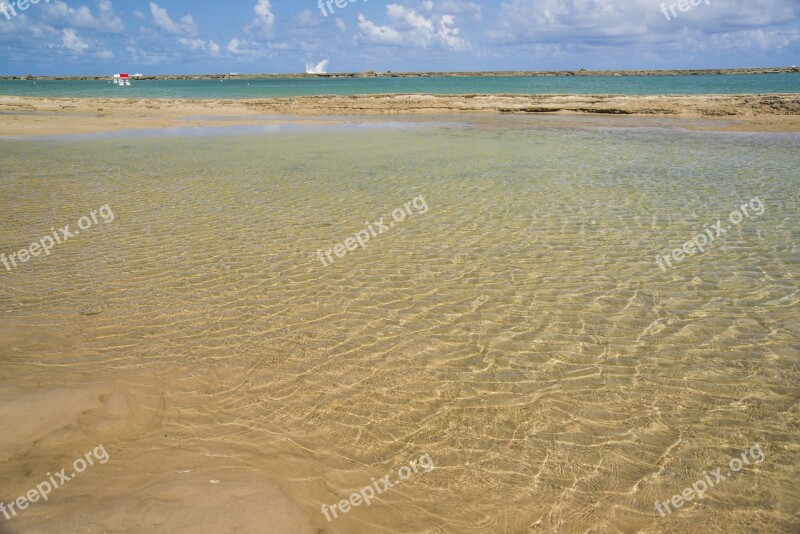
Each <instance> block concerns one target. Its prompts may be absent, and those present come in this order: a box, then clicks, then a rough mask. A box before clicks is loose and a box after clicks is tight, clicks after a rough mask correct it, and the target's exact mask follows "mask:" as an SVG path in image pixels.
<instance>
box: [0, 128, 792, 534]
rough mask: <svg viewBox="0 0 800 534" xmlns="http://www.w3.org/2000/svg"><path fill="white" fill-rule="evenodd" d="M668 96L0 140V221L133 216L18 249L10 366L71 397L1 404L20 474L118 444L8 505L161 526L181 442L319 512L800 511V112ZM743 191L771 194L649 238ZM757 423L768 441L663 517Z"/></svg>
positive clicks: (711, 525) (683, 527) (560, 519)
mask: <svg viewBox="0 0 800 534" xmlns="http://www.w3.org/2000/svg"><path fill="white" fill-rule="evenodd" d="M465 120H466V119H465ZM612 124H613V125H617V126H614V127H611V126H610V125H612ZM643 124H647V125H648V127H643ZM658 124H660V123H658V122H654V121H652V120H651V121H649V122H647V123H642V122H638V121H637V120H635V119H626V120H625V121H623V122H620V121H615V122H610V121H600V120H584V122H582V123H581V124H580V125H576V124H575V123H573V122H570V119H569V118H565V119H564V120H563V121H562V120H561V118H558V117H550V118H546V120H541V118H530V117H497V118H480V119H471V120H470V122H466V123H465V124H462V125H459V126H458V127H455V126H450V125H442V126H436V125H434V126H431V125H430V124H427V125H422V126H418V127H414V128H411V129H407V130H403V131H396V130H389V129H387V130H375V129H370V130H368V131H359V130H357V129H356V130H336V131H318V130H309V131H291V132H282V133H281V134H279V135H278V134H261V135H252V136H246V135H245V136H241V135H240V136H231V137H193V138H181V137H174V138H157V139H151V138H130V139H110V140H81V141H63V140H61V141H30V140H26V141H3V142H2V151H3V171H2V179H0V199H1V200H0V207H2V209H0V251H2V252H5V253H6V254H8V253H9V252H10V251H14V250H18V249H20V248H22V247H23V246H26V245H27V244H28V243H30V242H31V241H33V240H34V239H37V238H38V237H40V236H42V235H44V234H46V233H47V232H48V229H49V228H50V227H51V226H59V227H60V226H63V224H66V223H68V222H70V221H75V220H77V219H78V218H79V217H81V216H82V215H86V214H88V213H89V212H90V210H92V209H96V208H97V207H98V206H100V205H102V204H106V203H107V204H109V205H110V206H111V207H112V208H113V210H114V213H115V216H116V218H115V220H114V222H113V223H111V224H107V225H104V224H100V225H98V226H96V227H93V228H91V229H90V230H88V231H86V232H85V234H84V233H82V234H81V235H80V236H79V237H77V238H75V239H74V240H71V241H68V242H66V243H64V244H62V245H60V246H59V247H57V248H56V249H54V250H53V253H52V255H51V256H49V257H38V258H34V259H32V260H31V261H30V262H29V263H27V264H25V265H24V266H22V267H21V268H18V269H16V270H13V271H11V272H6V271H4V270H3V271H0V310H1V315H0V376H2V383H0V396H1V395H5V394H8V395H11V393H9V392H13V397H8V395H7V397H8V398H10V399H13V400H15V401H16V402H17V403H21V404H20V405H22V406H27V408H26V409H27V410H30V409H32V406H35V405H36V404H35V402H34V401H33V400H31V399H33V398H34V397H33V396H34V395H39V396H41V397H43V398H49V399H51V400H50V403H49V404H47V406H48V409H47V412H46V416H47V417H49V419H46V421H49V423H48V424H45V425H43V424H42V423H41V421H40V420H39V419H36V418H33V417H30V416H29V417H25V418H21V419H19V420H17V421H16V422H15V423H14V424H13V425H9V424H6V423H5V422H4V423H3V424H4V426H3V428H4V430H3V437H2V439H0V451H1V452H2V454H3V459H4V461H3V462H2V463H0V496H2V497H5V498H6V499H5V500H6V502H7V501H8V500H9V498H10V497H12V496H16V495H21V494H22V492H23V491H25V490H27V489H28V488H30V487H33V485H34V484H35V483H36V482H38V481H39V480H40V479H41V475H42V473H44V472H45V471H48V470H50V469H52V468H53V466H58V465H63V461H65V460H68V459H71V458H75V457H77V456H79V455H80V453H81V452H83V451H85V450H89V449H90V447H93V446H95V445H97V444H98V443H105V444H106V446H107V447H108V449H109V452H110V455H111V457H112V458H113V462H110V463H109V464H107V465H106V466H103V468H102V470H100V468H93V469H95V470H93V471H92V472H90V473H87V474H86V475H85V476H82V477H81V478H80V480H76V481H72V482H70V485H71V486H70V488H74V489H69V490H67V489H65V490H64V493H63V495H64V496H63V497H59V499H54V500H53V502H51V503H46V504H41V503H40V505H37V506H36V507H32V508H31V509H30V510H28V511H26V513H25V514H24V515H22V516H21V517H19V518H17V519H15V520H14V521H16V523H14V525H13V526H14V528H18V529H22V530H18V531H19V532H23V531H24V532H46V531H48V527H52V525H53V524H54V521H58V524H59V525H62V526H63V525H74V526H76V530H77V526H80V525H84V526H85V525H90V524H91V525H100V524H109V523H107V521H110V520H109V518H110V517H114V516H115V515H116V516H120V517H122V518H123V519H124V521H125V522H126V524H128V525H129V526H133V525H139V526H140V527H141V528H142V530H143V531H147V528H145V527H147V525H151V526H152V525H153V524H155V523H154V522H155V521H156V519H155V518H154V517H155V516H154V515H153V514H154V510H159V509H161V508H159V507H161V506H167V505H166V504H165V503H172V502H179V501H180V500H181V499H182V498H184V497H185V496H184V495H183V494H182V493H181V492H178V491H171V492H168V491H166V490H164V489H163V486H160V485H156V482H159V484H161V483H162V482H160V481H163V484H167V483H168V482H169V481H170V480H172V479H174V478H175V477H178V476H189V475H177V474H176V473H183V472H185V470H187V469H191V472H192V473H199V475H198V476H199V477H200V478H202V479H203V480H204V481H207V480H208V479H219V480H221V483H220V484H219V485H216V486H213V487H212V486H211V485H207V487H208V488H209V489H208V491H212V489H214V488H217V489H215V490H214V491H220V492H223V493H224V492H225V491H226V487H227V488H229V487H231V486H226V484H229V485H230V484H233V482H234V481H235V480H236V479H237V477H240V476H242V475H241V473H243V472H247V473H261V474H264V476H268V477H270V479H271V480H273V481H275V482H276V483H278V484H279V485H280V486H281V487H282V488H283V490H284V491H285V492H286V494H287V495H289V496H290V497H291V498H292V500H294V501H295V502H296V503H298V504H299V505H300V506H301V507H302V509H303V510H304V511H305V512H306V513H307V515H308V517H309V518H310V521H312V522H314V525H315V527H316V528H320V529H321V528H324V529H326V530H325V531H326V532H365V533H366V532H453V533H461V532H486V533H489V532H491V533H496V532H588V531H594V532H634V531H649V532H666V531H671V532H687V531H693V532H713V531H721V530H724V531H725V532H792V531H797V529H798V528H800V519H798V515H797V511H798V502H800V490H799V489H798V486H797V469H798V455H797V443H798V439H800V430H799V429H798V425H797V406H798V400H800V399H799V397H800V389H799V387H800V322H798V304H800V260H799V259H798V253H799V252H800V175H798V173H797V169H798V168H800V150H798V148H800V136H798V135H797V134H782V135H775V134H758V135H756V134H727V133H707V132H703V133H696V132H695V133H691V132H687V131H683V130H679V129H675V128H670V127H662V128H658V127H653V126H654V125H655V126H657V125H658ZM663 124H664V125H668V124H669V123H663ZM619 125H623V126H624V127H619ZM418 195H422V196H423V197H424V200H425V202H426V204H427V207H428V211H427V212H426V213H424V214H422V213H414V215H413V216H410V217H408V218H407V219H405V220H403V221H402V222H401V223H397V224H395V225H394V226H393V227H392V228H391V229H390V230H389V231H387V232H385V233H384V234H381V235H378V236H377V237H375V238H374V239H372V240H371V241H370V242H369V243H368V244H367V245H366V247H365V248H364V249H360V248H359V249H358V250H355V251H351V252H348V253H347V254H346V255H345V256H344V257H337V258H336V261H335V263H334V264H333V265H330V266H328V267H325V266H323V265H322V263H321V262H320V261H319V260H318V258H317V257H316V252H317V251H318V250H323V251H324V250H326V249H328V248H330V247H333V246H335V244H337V243H340V242H343V241H344V240H345V239H346V238H348V237H350V236H352V235H353V234H354V233H356V232H357V231H359V230H361V229H363V228H364V227H365V221H377V220H378V218H380V217H382V216H383V217H386V218H387V220H389V218H390V216H391V213H392V211H393V210H394V209H395V208H398V207H401V206H402V205H403V204H404V203H405V202H407V201H409V200H411V199H412V198H414V197H416V196H418ZM755 196H758V197H759V198H760V199H762V200H763V203H764V206H765V211H764V213H763V215H761V216H760V217H758V218H752V219H749V220H746V221H745V222H743V223H742V224H740V225H739V226H737V227H736V228H735V229H733V230H731V231H729V232H728V233H727V235H726V236H725V238H724V239H720V240H718V241H716V242H715V243H714V244H713V245H712V246H709V247H708V249H707V250H706V252H705V253H704V254H702V255H696V256H693V257H689V258H686V259H685V260H684V261H683V262H682V263H681V264H680V265H678V266H677V267H675V268H673V269H670V270H668V271H667V272H664V271H662V270H660V269H659V268H658V267H657V266H656V264H655V263H654V257H655V255H656V254H657V253H662V254H663V252H664V251H665V250H667V249H671V248H676V247H677V246H679V245H680V244H682V243H684V242H685V241H687V240H688V239H690V238H691V237H692V236H694V235H695V234H696V233H697V232H698V230H699V229H702V228H704V227H705V226H708V225H711V224H713V223H715V222H716V221H717V219H724V218H726V217H727V216H728V213H730V212H731V211H732V210H733V209H736V208H738V207H739V206H740V205H741V204H742V203H745V202H747V201H749V200H750V199H752V198H753V197H755ZM412 209H413V208H412ZM3 398H6V397H3ZM36 398H38V397H36ZM120 398H122V399H127V400H126V401H125V409H121V408H119V403H120V401H119V399H120ZM56 399H57V400H56ZM112 401H113V402H112ZM9 402H10V401H9ZM4 406H8V404H5V405H4ZM43 413H44V412H43ZM2 414H5V415H4V417H6V419H3V421H7V420H8V417H10V415H9V412H2ZM42 417H45V415H42ZM43 420H45V419H43ZM36 425H38V426H36ZM23 428H25V429H26V430H25V431H23V430H22V429H23ZM754 443H758V444H760V446H761V447H762V448H763V451H764V453H765V460H764V461H763V462H762V463H759V464H755V463H753V464H752V465H749V466H745V467H744V468H743V470H742V471H741V472H739V473H737V474H736V475H735V476H733V477H731V478H730V479H729V480H726V481H725V482H724V483H721V484H720V485H719V486H717V487H714V488H713V489H710V490H709V491H708V494H707V497H706V499H704V500H703V501H702V502H699V503H698V502H694V503H691V504H690V505H687V506H684V508H683V509H682V510H680V511H677V512H675V513H672V514H671V515H669V516H667V517H665V518H662V517H660V516H659V514H658V512H657V511H656V510H655V508H654V503H655V501H656V500H659V501H662V502H663V501H666V500H668V499H670V498H671V497H672V496H673V495H675V494H677V493H680V492H681V491H682V490H684V489H685V488H687V487H689V486H690V485H691V484H692V483H693V482H695V481H696V480H697V479H698V478H701V477H702V476H703V474H704V473H706V472H711V471H712V470H713V469H715V468H716V467H719V466H723V465H726V464H727V462H728V460H729V459H730V458H732V457H734V456H736V457H738V456H739V455H740V454H741V452H742V451H743V450H744V449H746V448H748V447H751V446H752V445H753V444H754ZM425 453H427V454H429V455H430V457H431V459H432V460H433V462H434V464H435V466H436V467H435V469H434V471H432V472H430V473H425V474H420V475H415V476H413V477H412V478H411V479H409V480H407V481H405V482H403V484H402V485H401V486H399V487H397V488H396V489H392V490H389V491H387V492H386V493H385V494H384V495H382V496H381V500H380V501H379V502H377V501H376V502H373V503H372V505H371V506H369V507H366V506H361V507H359V508H354V509H353V510H351V511H350V512H348V513H347V514H345V515H343V516H341V517H339V518H338V519H337V520H336V521H334V522H333V523H327V522H326V521H325V519H324V517H323V516H322V514H321V513H320V507H321V505H322V504H328V505H330V504H331V503H333V502H338V501H340V500H341V499H345V498H347V497H348V496H349V495H350V493H351V492H353V491H357V490H358V489H360V488H362V487H364V486H366V485H369V484H370V483H371V478H372V477H375V478H376V479H378V478H380V477H382V476H384V475H386V474H389V473H394V472H396V470H397V469H398V468H399V467H400V466H402V465H404V464H407V463H408V462H409V460H411V459H414V458H418V457H419V456H420V455H422V454H425ZM178 455H180V456H178ZM164 458H169V459H170V462H165V460H164ZM175 458H179V459H175ZM173 459H175V460H174V461H172V460H173ZM154 488H159V489H158V490H156V489H154ZM68 491H70V492H75V493H68ZM59 495H62V494H59ZM215 499H216V498H215ZM215 499H212V500H211V501H210V502H209V504H208V506H209V507H212V508H213V506H214V501H215ZM264 506H267V505H266V504H265V505H264ZM687 508H688V510H687ZM166 510H168V508H167V509H166ZM165 513H166V512H165ZM245 517H246V516H245V515H243V512H242V513H239V511H238V509H233V510H227V511H226V512H225V513H221V515H220V516H219V521H221V522H220V523H219V524H213V523H211V522H209V523H208V525H207V526H208V529H209V530H208V531H209V532H219V531H223V526H225V525H230V524H233V523H234V522H236V521H239V522H242V521H245V519H243V518H245ZM147 521H151V523H148V522H147ZM248 527H249V528H250V529H251V530H247V528H248ZM242 528H243V530H241V531H246V532H249V531H253V532H255V531H259V530H258V528H257V525H255V526H254V525H245V527H242ZM13 532H16V530H15V531H13Z"/></svg>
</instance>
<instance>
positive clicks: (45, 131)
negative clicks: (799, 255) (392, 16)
mask: <svg viewBox="0 0 800 534" xmlns="http://www.w3.org/2000/svg"><path fill="white" fill-rule="evenodd" d="M456 113H482V114H554V113H559V114H575V115H580V114H584V115H585V114H588V115H626V116H641V117H673V118H686V119H708V121H705V123H704V125H703V126H702V127H698V126H697V125H696V124H695V125H688V124H687V127H691V128H694V129H712V130H729V131H772V132H786V131H800V94H770V95H633V96H631V95H509V94H505V95H428V94H391V95H387V94H383V95H353V96H334V95H324V96H303V97H290V98H264V99H243V100H223V99H207V100H175V99H146V100H134V99H124V98H100V99H95V98H92V99H88V98H35V97H17V96H0V136H41V135H66V134H80V133H96V132H105V131H114V130H122V129H140V128H167V127H175V126H186V125H187V119H190V118H191V119H197V118H198V117H200V119H198V120H192V122H191V124H192V125H193V126H197V127H203V126H219V125H221V124H225V125H234V124H238V123H247V124H254V122H253V121H254V120H257V121H261V122H263V123H276V122H280V120H279V119H276V118H275V117H268V118H265V117H264V115H286V116H289V115H292V116H322V115H381V114H384V115H386V114H391V115H401V114H437V115H443V114H456ZM209 115H213V116H209ZM720 119H724V120H720ZM257 123H258V122H256V124H257Z"/></svg>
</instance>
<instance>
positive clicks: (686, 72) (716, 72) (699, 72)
mask: <svg viewBox="0 0 800 534" xmlns="http://www.w3.org/2000/svg"><path fill="white" fill-rule="evenodd" d="M790 73H800V67H768V68H739V69H677V70H584V69H581V70H562V71H479V72H390V71H387V72H375V71H371V70H368V71H365V72H332V73H326V74H306V73H297V74H164V75H158V76H141V77H137V78H136V79H137V80H218V79H238V80H269V79H298V78H447V77H453V78H458V77H461V78H465V77H472V78H481V77H484V78H485V77H510V76H519V77H532V78H535V77H569V76H587V77H591V76H725V75H732V74H790ZM111 76H112V75H111V74H106V75H94V76H34V75H31V74H28V75H21V76H0V80H70V81H82V80H108V79H109V78H111Z"/></svg>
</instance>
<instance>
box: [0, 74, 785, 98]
mask: <svg viewBox="0 0 800 534" xmlns="http://www.w3.org/2000/svg"><path fill="white" fill-rule="evenodd" d="M109 80H110V77H109ZM797 92H800V73H781V74H757V75H756V74H752V75H744V74H743V75H720V76H706V75H698V76H586V77H578V76H574V77H514V76H509V77H458V78H456V77H430V78H337V79H332V78H302V79H266V80H237V79H233V80H222V81H220V80H142V81H137V80H133V82H132V85H131V86H130V87H119V86H116V85H114V84H112V83H109V81H55V80H51V81H37V82H36V83H35V84H34V82H32V81H25V80H0V94H3V95H18V96H42V97H85V98H108V97H127V98H183V99H195V98H231V99H236V98H268V97H289V96H309V95H323V94H331V95H354V94H382V93H438V94H503V93H508V94H626V95H655V94H687V95H693V94H712V93H720V94H743V93H748V94H749V93H797Z"/></svg>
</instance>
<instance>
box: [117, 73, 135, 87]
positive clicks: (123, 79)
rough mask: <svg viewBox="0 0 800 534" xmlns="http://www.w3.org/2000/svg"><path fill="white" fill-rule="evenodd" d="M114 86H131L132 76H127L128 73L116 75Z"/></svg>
mask: <svg viewBox="0 0 800 534" xmlns="http://www.w3.org/2000/svg"><path fill="white" fill-rule="evenodd" d="M114 84H116V85H120V86H122V85H130V84H131V80H130V76H128V74H126V73H122V74H115V75H114Z"/></svg>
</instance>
